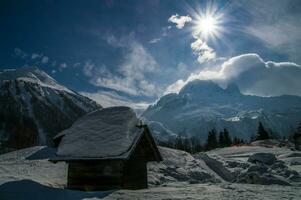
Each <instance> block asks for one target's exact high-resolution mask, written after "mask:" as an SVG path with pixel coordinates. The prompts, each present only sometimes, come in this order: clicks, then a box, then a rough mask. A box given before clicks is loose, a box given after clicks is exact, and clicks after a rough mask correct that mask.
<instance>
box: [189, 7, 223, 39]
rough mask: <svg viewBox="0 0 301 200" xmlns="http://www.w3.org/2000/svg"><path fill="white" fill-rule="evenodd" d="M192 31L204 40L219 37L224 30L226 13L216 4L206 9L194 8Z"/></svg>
mask: <svg viewBox="0 0 301 200" xmlns="http://www.w3.org/2000/svg"><path fill="white" fill-rule="evenodd" d="M192 15H193V16H194V19H195V20H194V21H193V30H192V33H193V34H194V35H195V36H197V37H201V38H202V39H204V40H208V39H218V37H220V35H221V34H222V33H223V32H224V27H223V22H224V20H225V16H224V13H223V12H221V11H219V10H218V9H217V7H215V6H212V5H211V6H209V7H207V8H205V9H204V10H201V9H199V10H194V12H193V13H192Z"/></svg>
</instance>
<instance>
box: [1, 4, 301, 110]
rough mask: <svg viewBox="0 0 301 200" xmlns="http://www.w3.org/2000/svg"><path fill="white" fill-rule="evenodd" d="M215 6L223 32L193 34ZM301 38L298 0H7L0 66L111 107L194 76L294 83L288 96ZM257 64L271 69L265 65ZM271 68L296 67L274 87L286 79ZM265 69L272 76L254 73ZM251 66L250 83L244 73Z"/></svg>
mask: <svg viewBox="0 0 301 200" xmlns="http://www.w3.org/2000/svg"><path fill="white" fill-rule="evenodd" d="M208 10H209V11H211V14H212V15H213V17H216V16H218V17H219V21H218V24H217V26H218V31H217V36H216V37H210V36H208V37H206V38H205V37H201V36H200V35H199V36H198V35H196V34H195V31H196V27H198V23H199V22H198V18H199V17H200V16H202V15H206V12H208ZM213 11H214V12H213ZM183 23H184V24H183ZM300 35H301V2H300V1H298V0H294V1H288V0H287V1H285V0H284V1H278V0H266V1H252V2H251V1H246V0H242V1H171V0H164V1H159V0H157V1H156V0H152V1H138V0H137V1H126V0H123V1H114V0H108V1H93V0H89V1H67V0H66V1H55V0H40V1H22V0H21V1H12V0H10V1H5V0H3V1H1V3H0V44H1V46H0V68H1V69H6V68H18V67H22V66H31V65H36V66H38V67H40V68H41V69H43V70H45V71H46V72H47V73H48V74H50V75H51V76H52V77H54V78H55V79H56V80H58V81H59V82H60V83H62V84H64V85H66V86H67V87H69V88H71V89H73V90H76V91H78V92H81V93H82V94H85V95H87V96H90V97H91V98H94V99H96V100H98V101H99V102H100V103H102V104H105V105H111V104H124V103H133V102H134V104H135V105H138V106H140V105H141V106H143V105H145V104H147V103H149V102H153V101H155V100H156V99H157V98H158V97H160V96H162V95H163V94H165V93H167V92H168V91H171V92H176V91H177V90H179V89H180V88H181V87H182V86H183V84H185V83H186V82H187V81H189V80H193V79H195V78H203V79H214V80H216V81H217V82H218V83H219V84H221V85H222V84H226V82H229V81H233V80H235V81H236V82H237V84H238V85H239V87H240V89H241V90H243V92H245V93H250V94H256V95H263V96H264V95H266V96H273V95H281V94H285V93H286V92H285V91H288V89H287V88H286V87H289V88H291V87H292V88H294V89H293V90H290V91H289V92H288V94H297V95H300V93H301V92H300V87H299V86H297V85H296V86H294V85H293V86H292V84H293V83H294V84H297V83H295V82H296V81H295V80H298V78H301V77H300V76H299V75H300V73H299V68H300V66H299V65H300V64H301V57H300V56H299V52H300V50H301V38H300ZM202 44H206V46H204V45H203V46H202ZM204 47H206V48H204ZM251 53H252V54H251ZM241 55H246V56H241ZM235 58H236V59H235ZM231 59H232V60H231ZM242 59H243V60H242ZM229 60H230V61H231V63H230V65H231V66H230V67H228V66H229V62H228V63H225V62H227V61H229ZM234 61H235V62H234ZM247 61H248V62H254V63H253V64H250V63H245V62H247ZM268 61H271V63H272V64H269V63H268ZM236 62H238V63H240V64H241V65H239V66H238V65H237V63H236ZM258 63H259V64H260V66H261V64H262V66H263V68H264V69H265V72H262V70H259V71H258V72H257V70H256V69H257V68H258V67H257V66H259V64H258ZM242 65H243V66H242ZM248 65H252V67H250V69H252V70H249V68H248V70H242V71H243V72H240V73H239V75H236V76H235V77H234V76H233V73H232V71H231V74H225V73H224V74H222V75H221V73H222V72H221V70H222V69H223V68H225V67H228V68H231V67H233V66H236V67H237V68H235V69H234V71H235V73H236V71H241V68H244V66H248ZM270 66H272V68H273V67H274V66H276V67H277V66H281V69H282V70H284V71H285V73H286V72H287V69H288V71H289V72H288V74H289V75H288V76H287V77H288V78H286V79H288V80H285V81H284V82H287V86H285V85H281V86H279V87H281V88H283V89H282V90H277V91H274V90H273V92H269V91H270V88H269V87H271V86H269V85H273V84H274V83H275V81H276V80H277V81H278V80H280V75H279V74H278V72H275V70H274V71H273V72H271V67H270ZM295 68H296V69H297V71H298V72H297V73H292V72H291V71H294V70H296V69H295ZM208 71H209V72H210V71H211V72H212V73H215V75H212V73H209V75H208ZM223 71H226V70H223ZM249 71H251V72H249ZM259 72H260V73H265V74H266V75H265V76H263V77H264V79H265V80H268V81H269V82H267V81H266V82H264V83H262V80H255V79H254V77H257V75H256V73H259ZM235 73H234V74H235ZM245 73H247V75H248V76H250V77H252V78H250V79H252V82H245V81H242V80H241V77H240V74H245ZM254 74H255V75H254ZM271 74H275V75H273V77H271V76H272V75H271ZM282 74H283V72H282ZM291 74H297V75H291ZM204 76H205V77H204ZM225 76H227V77H225ZM244 76H245V75H244ZM292 76H294V77H292ZM230 77H231V78H230ZM283 78H284V77H283V76H282V77H281V79H283ZM253 79H254V80H253ZM289 79H292V80H293V81H291V80H289ZM259 82H260V84H261V85H260V86H258V84H259ZM292 82H293V83H292ZM262 84H263V85H264V86H262ZM247 85H252V87H247ZM254 88H255V89H254ZM262 88H263V89H262Z"/></svg>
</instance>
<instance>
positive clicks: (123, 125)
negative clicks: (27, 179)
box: [50, 107, 162, 191]
mask: <svg viewBox="0 0 301 200" xmlns="http://www.w3.org/2000/svg"><path fill="white" fill-rule="evenodd" d="M139 124H140V123H139V120H138V119H137V117H136V114H135V113H134V111H133V110H132V109H130V108H128V107H111V108H104V109H101V110H98V111H95V112H92V113H89V114H88V115H86V116H84V117H82V118H80V119H79V120H77V121H76V122H75V123H74V124H73V125H72V127H71V128H69V129H67V130H65V131H63V132H61V133H59V135H58V136H57V137H55V144H57V145H58V150H57V154H56V157H54V158H52V159H50V161H52V162H59V161H64V162H67V163H68V181H67V182H68V183H67V187H68V188H70V189H78V190H85V191H93V190H109V189H116V188H124V189H142V188H147V162H148V161H157V162H159V161H161V160H162V157H161V155H160V152H159V150H158V148H157V146H156V143H155V142H154V139H153V137H152V135H151V133H150V131H149V129H148V127H147V126H146V125H139Z"/></svg>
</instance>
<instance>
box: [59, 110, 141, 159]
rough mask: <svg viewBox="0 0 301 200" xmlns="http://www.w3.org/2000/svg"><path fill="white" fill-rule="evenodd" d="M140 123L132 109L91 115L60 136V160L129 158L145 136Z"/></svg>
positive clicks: (96, 112) (105, 111)
mask: <svg viewBox="0 0 301 200" xmlns="http://www.w3.org/2000/svg"><path fill="white" fill-rule="evenodd" d="M138 123H139V119H138V118H137V117H136V114H135V112H134V111H133V110H132V109H131V108H129V107H123V106H120V107H110V108H103V109H100V110H97V111H94V112H91V113H89V114H87V115H85V116H84V117H82V118H80V119H79V120H77V121H76V122H75V123H74V124H73V125H72V127H71V128H69V129H67V130H64V131H63V132H61V133H60V135H64V137H63V138H62V140H61V142H60V144H59V147H58V151H57V160H64V158H65V160H72V159H87V158H95V159H101V158H127V157H128V155H129V153H130V151H131V150H132V149H133V146H135V144H136V142H137V140H138V139H139V138H140V135H141V134H142V132H143V129H141V128H138V127H137V125H138ZM54 160H55V159H54Z"/></svg>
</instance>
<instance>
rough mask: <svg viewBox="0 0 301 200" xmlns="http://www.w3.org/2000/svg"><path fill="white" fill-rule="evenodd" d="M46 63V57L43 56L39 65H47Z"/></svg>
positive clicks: (47, 59)
mask: <svg viewBox="0 0 301 200" xmlns="http://www.w3.org/2000/svg"><path fill="white" fill-rule="evenodd" d="M48 61H49V58H48V56H43V57H42V59H41V63H43V64H46V63H48Z"/></svg>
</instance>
